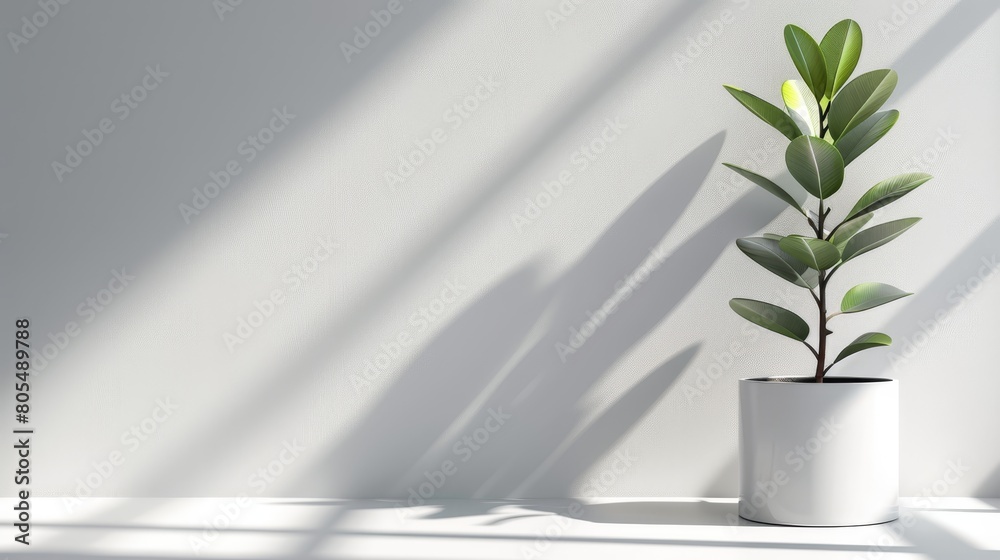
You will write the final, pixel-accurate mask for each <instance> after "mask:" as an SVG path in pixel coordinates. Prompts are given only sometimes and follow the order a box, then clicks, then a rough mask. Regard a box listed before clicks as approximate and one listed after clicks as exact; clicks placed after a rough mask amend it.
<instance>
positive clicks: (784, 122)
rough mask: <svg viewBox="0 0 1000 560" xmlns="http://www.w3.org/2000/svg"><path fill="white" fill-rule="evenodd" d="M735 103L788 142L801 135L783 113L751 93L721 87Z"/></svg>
mask: <svg viewBox="0 0 1000 560" xmlns="http://www.w3.org/2000/svg"><path fill="white" fill-rule="evenodd" d="M723 87H725V88H726V91H728V92H729V93H730V94H731V95H732V96H733V97H735V98H736V100H737V101H739V102H740V103H742V104H743V106H744V107H746V108H747V109H749V110H750V112H751V113H753V114H755V115H757V116H758V117H760V119H761V120H762V121H764V122H766V123H767V124H769V125H771V126H773V127H774V128H776V129H777V130H778V132H780V133H782V134H784V135H785V137H786V138H788V139H789V140H794V139H795V138H798V137H799V136H800V135H801V134H802V133H801V132H799V127H797V126H795V121H793V120H792V118H791V117H789V116H788V115H787V114H786V113H785V112H784V111H782V110H781V109H779V108H778V107H775V106H774V105H772V104H770V103H768V102H767V101H764V100H763V99H761V98H759V97H757V96H756V95H754V94H752V93H747V92H745V91H743V90H742V89H740V88H737V87H734V86H723Z"/></svg>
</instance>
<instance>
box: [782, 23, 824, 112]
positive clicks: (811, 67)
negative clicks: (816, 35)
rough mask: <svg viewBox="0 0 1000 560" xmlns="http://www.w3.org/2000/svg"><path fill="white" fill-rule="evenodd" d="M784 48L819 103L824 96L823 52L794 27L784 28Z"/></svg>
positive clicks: (813, 41) (800, 30) (801, 31)
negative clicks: (786, 48)
mask: <svg viewBox="0 0 1000 560" xmlns="http://www.w3.org/2000/svg"><path fill="white" fill-rule="evenodd" d="M785 46H786V47H788V54H790V55H791V56H792V62H794V63H795V68H796V69H797V70H798V71H799V75H800V76H802V79H803V80H805V82H806V85H808V86H809V90H810V91H812V93H813V97H815V99H816V101H819V100H820V99H822V98H823V96H824V95H826V59H824V58H823V51H822V50H820V48H819V45H818V44H816V40H815V39H813V38H812V37H811V36H810V35H809V34H808V33H806V32H805V31H804V30H803V29H802V28H801V27H797V26H795V25H786V26H785Z"/></svg>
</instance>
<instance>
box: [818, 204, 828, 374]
mask: <svg viewBox="0 0 1000 560" xmlns="http://www.w3.org/2000/svg"><path fill="white" fill-rule="evenodd" d="M827 214H828V212H825V211H824V208H823V199H820V201H819V224H818V225H819V227H818V228H817V229H819V234H818V235H817V236H816V237H818V238H819V239H823V222H824V221H826V216H827ZM816 303H817V305H818V306H819V345H818V348H817V350H816V383H822V382H823V375H824V374H825V373H826V370H825V369H824V366H825V365H826V363H825V362H826V335H827V330H826V271H825V270H821V271H819V299H818V300H817V301H816Z"/></svg>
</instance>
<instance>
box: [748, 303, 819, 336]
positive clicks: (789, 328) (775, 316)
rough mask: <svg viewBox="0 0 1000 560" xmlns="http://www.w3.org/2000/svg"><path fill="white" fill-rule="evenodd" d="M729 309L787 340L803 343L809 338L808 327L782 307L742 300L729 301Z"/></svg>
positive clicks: (800, 318) (799, 318)
mask: <svg viewBox="0 0 1000 560" xmlns="http://www.w3.org/2000/svg"><path fill="white" fill-rule="evenodd" d="M729 307H731V308H733V311H735V312H736V313H738V314H739V315H740V316H741V317H743V318H744V319H746V320H747V321H750V322H751V323H754V324H757V325H760V326H762V327H764V328H765V329H767V330H770V331H774V332H776V333H778V334H781V335H784V336H787V337H788V338H793V339H795V340H798V341H800V342H805V340H806V337H808V336H809V325H807V324H806V322H805V321H803V320H802V317H799V316H798V315H796V314H795V313H792V312H791V311H789V310H787V309H785V308H784V307H778V306H777V305H772V304H770V303H765V302H763V301H757V300H753V299H743V298H734V299H731V300H729Z"/></svg>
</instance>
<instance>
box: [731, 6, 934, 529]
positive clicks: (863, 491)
mask: <svg viewBox="0 0 1000 560" xmlns="http://www.w3.org/2000/svg"><path fill="white" fill-rule="evenodd" d="M784 36H785V44H786V46H787V48H788V52H789V54H790V55H791V58H792V62H793V63H794V65H795V68H796V69H797V70H798V73H799V75H800V76H801V78H802V79H801V80H788V81H786V82H785V83H784V84H782V86H781V97H782V100H783V101H784V105H785V109H784V110H782V109H780V108H778V107H777V106H775V105H772V104H771V103H768V102H767V101H764V100H763V99H761V98H759V97H757V96H754V95H752V94H750V93H747V92H745V91H743V90H741V89H739V88H735V87H731V86H726V89H727V90H728V91H729V93H730V94H732V96H733V97H735V98H736V100H737V101H739V102H740V103H741V104H743V106H745V107H746V108H747V109H749V110H750V111H751V112H752V113H753V114H754V115H756V116H757V117H759V118H760V119H762V120H763V121H764V122H766V123H768V124H770V125H771V126H773V127H774V128H775V129H777V130H778V131H779V132H780V133H781V134H783V135H785V136H786V137H787V138H788V140H789V144H788V148H787V149H786V151H785V164H786V166H787V168H788V172H789V174H790V175H791V177H792V178H794V179H795V181H796V182H797V183H798V184H799V185H800V186H801V187H802V189H804V191H805V193H808V195H809V196H808V197H804V196H802V195H804V194H805V193H800V195H799V196H798V197H796V196H793V194H792V193H791V192H790V191H789V190H788V189H787V188H786V187H782V186H780V185H778V184H777V183H775V182H774V181H772V180H770V179H768V178H766V177H763V176H761V175H758V174H756V173H754V172H752V171H749V170H747V169H742V168H740V167H737V166H735V165H731V164H725V165H726V166H727V167H728V168H730V169H732V170H733V171H735V172H736V173H738V174H740V175H742V176H743V177H745V178H747V179H749V180H750V181H751V182H753V183H754V184H756V185H758V186H760V187H762V188H763V189H764V190H766V191H768V192H769V193H771V194H772V195H774V196H776V197H777V198H779V199H781V200H783V201H784V202H786V203H787V204H788V205H790V206H791V207H792V208H794V209H795V210H796V211H797V212H799V213H800V214H802V216H803V222H804V224H803V230H806V225H808V233H807V234H805V235H801V234H799V233H792V234H789V235H778V234H773V233H765V234H763V235H761V236H759V237H747V238H743V239H739V240H737V242H736V245H737V247H739V249H740V250H741V251H742V252H743V253H745V254H746V255H747V256H748V257H750V258H751V259H753V260H754V261H755V262H756V263H757V264H759V265H761V266H762V267H763V268H765V269H767V270H768V271H770V272H772V273H774V274H775V275H777V276H779V277H781V278H782V279H784V280H786V281H788V282H791V283H792V284H794V285H796V286H798V287H800V288H802V289H803V290H804V291H806V292H807V293H808V294H809V297H811V298H812V299H813V300H814V302H815V304H816V308H817V311H818V313H817V318H816V320H815V323H814V325H815V331H813V332H814V336H813V338H810V336H809V335H810V325H809V323H808V322H807V321H806V320H804V319H803V318H801V317H800V316H798V315H797V314H795V313H793V312H792V311H789V310H788V309H785V308H782V307H779V306H777V305H773V304H771V303H767V302H763V301H757V300H752V299H742V298H737V299H733V300H731V301H730V303H729V304H730V307H732V309H733V310H734V311H736V313H738V314H739V315H740V316H742V317H743V318H745V319H747V320H749V321H751V322H753V323H755V324H757V325H760V326H761V327H763V328H765V329H768V330H770V331H773V332H775V333H778V334H780V335H783V336H786V337H788V338H791V339H793V340H795V341H798V342H800V343H802V344H803V345H804V346H805V347H806V348H808V350H809V351H810V352H811V354H812V356H813V358H815V367H812V365H810V366H809V370H808V371H809V375H805V376H796V375H794V374H792V375H774V372H768V374H770V375H767V376H765V377H755V378H749V379H741V380H740V384H739V392H740V414H739V421H740V428H739V429H740V436H739V437H740V439H739V441H740V505H739V513H740V515H741V516H742V517H744V518H747V519H750V520H753V521H760V522H765V523H777V524H784V525H808V526H844V525H864V524H872V523H882V522H886V521H891V520H893V519H896V518H897V517H898V511H897V498H898V480H899V473H898V470H899V469H898V462H899V458H898V447H899V443H898V440H899V436H898V431H899V430H898V423H899V418H898V406H899V405H898V400H899V397H898V382H897V381H896V380H892V379H881V378H866V377H864V376H862V375H855V376H851V377H828V376H827V374H828V372H829V371H830V369H831V368H832V367H833V366H834V365H835V364H837V363H838V362H840V361H842V360H843V359H845V358H847V357H848V356H851V355H852V354H854V353H856V352H860V351H862V350H866V349H869V348H875V347H879V346H888V345H889V344H890V343H891V342H892V341H891V339H890V338H889V336H888V335H885V334H882V333H878V332H869V333H864V334H862V335H860V336H858V337H857V338H855V339H854V340H853V342H850V343H849V344H847V345H846V346H844V347H843V348H842V349H841V350H840V352H839V353H838V354H836V357H833V356H834V354H833V353H832V352H831V350H830V346H829V344H830V342H831V335H833V334H834V332H833V330H831V320H832V319H834V318H835V317H836V316H837V315H840V314H842V313H858V312H861V311H865V310H867V309H871V308H873V307H877V306H880V305H883V304H886V303H889V302H892V301H895V300H897V299H899V298H902V297H906V296H908V295H911V294H909V293H907V292H905V291H903V290H900V289H898V288H895V287H893V286H890V285H888V284H882V283H877V282H869V283H865V284H860V285H857V286H854V287H852V288H850V289H848V290H847V291H846V293H845V294H844V295H843V297H842V299H841V301H840V306H839V308H836V310H834V305H835V303H834V301H833V297H832V294H831V293H830V287H831V283H830V282H831V280H832V279H833V277H834V276H835V275H836V274H837V271H839V270H840V269H841V267H843V266H845V265H847V264H848V263H851V264H853V261H854V260H855V259H857V258H858V257H861V256H862V255H865V254H867V253H868V252H869V251H872V250H873V249H876V248H878V247H881V246H882V245H885V244H886V243H888V242H890V241H892V240H893V239H895V238H896V237H898V236H900V235H901V234H902V233H903V232H905V231H906V230H908V229H909V228H910V227H912V226H913V225H914V224H915V223H916V222H917V221H919V218H904V219H899V220H893V221H889V222H885V223H882V224H879V225H875V226H872V227H866V226H867V225H868V222H869V220H871V219H872V217H873V214H872V213H873V212H874V211H875V210H878V209H879V208H882V207H883V206H885V205H887V204H889V203H891V202H893V201H895V200H897V199H899V198H901V197H902V196H904V195H906V194H907V193H909V192H910V191H912V190H913V189H915V188H917V187H918V186H920V185H922V184H923V183H925V182H927V181H928V180H929V179H930V178H931V177H930V175H927V174H926V173H904V174H902V175H897V176H895V177H891V178H889V179H885V180H884V181H881V182H879V183H877V184H876V185H875V186H873V187H871V188H870V189H869V190H868V191H867V192H866V193H864V194H863V195H862V196H861V198H860V199H859V200H858V201H857V203H855V204H854V206H853V207H852V208H851V209H850V210H848V211H847V212H846V213H843V214H842V216H843V218H842V219H840V220H839V221H835V220H833V219H832V218H831V212H832V205H831V204H830V200H831V197H832V196H833V195H835V194H836V193H837V192H838V191H839V190H840V188H841V186H842V185H843V183H844V174H845V168H846V166H847V165H849V164H850V163H851V162H853V161H854V160H855V159H857V158H858V157H859V156H860V155H862V154H863V153H864V152H865V151H866V150H867V149H868V148H870V147H871V146H872V145H874V144H875V143H876V142H878V141H879V139H881V138H882V137H883V136H884V135H885V134H886V133H887V132H888V131H889V129H891V128H892V126H893V125H894V124H895V123H896V120H897V118H898V117H899V112H898V111H895V110H889V111H879V109H881V107H882V105H883V104H884V103H885V102H886V100H887V99H888V98H889V96H890V95H891V94H892V91H893V89H894V88H895V86H896V80H897V77H896V73H895V72H894V71H892V70H873V71H870V72H867V73H864V74H861V75H860V76H857V77H856V78H854V79H853V80H851V79H850V77H851V74H852V73H853V72H854V69H855V67H856V66H857V64H858V60H859V58H860V55H861V43H862V36H861V28H860V27H859V26H858V24H857V23H856V22H854V21H852V20H844V21H841V22H839V23H837V24H836V25H834V26H833V27H832V28H831V29H830V30H829V31H828V32H827V33H826V35H825V36H824V37H823V39H822V41H820V42H819V43H817V42H816V41H815V40H814V39H813V38H812V37H810V35H809V34H808V33H806V32H805V31H804V30H802V29H801V28H799V27H796V26H794V25H788V26H786V27H785V31H784ZM803 198H806V200H807V201H806V203H805V206H803V205H802V204H800V203H799V202H798V200H801V199H803ZM807 208H808V209H807ZM813 208H815V211H814V210H812V209H813ZM810 341H815V345H814V344H813V343H812V342H810ZM831 358H832V359H831Z"/></svg>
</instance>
